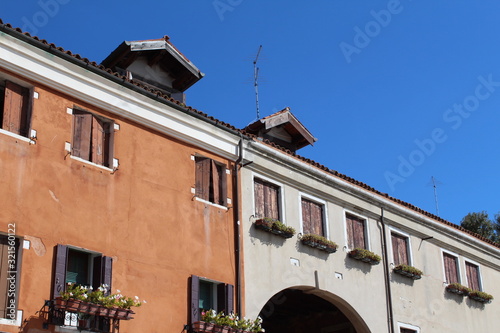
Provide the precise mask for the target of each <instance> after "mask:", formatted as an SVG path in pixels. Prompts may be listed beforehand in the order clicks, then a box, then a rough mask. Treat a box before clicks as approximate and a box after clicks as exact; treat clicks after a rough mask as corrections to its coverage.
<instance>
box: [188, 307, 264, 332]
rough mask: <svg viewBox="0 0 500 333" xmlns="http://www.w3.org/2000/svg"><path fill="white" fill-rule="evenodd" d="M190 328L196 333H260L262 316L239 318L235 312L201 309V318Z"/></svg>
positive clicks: (261, 330)
mask: <svg viewBox="0 0 500 333" xmlns="http://www.w3.org/2000/svg"><path fill="white" fill-rule="evenodd" d="M192 329H193V331H194V332H197V333H208V332H214V333H215V332H217V333H229V332H231V333H260V332H263V329H262V318H260V317H257V318H256V319H254V320H251V319H247V318H243V319H239V317H238V315H237V314H235V313H230V314H228V315H225V314H224V313H223V312H219V313H217V312H216V311H215V310H208V311H202V313H201V320H200V321H197V322H194V323H193V325H192Z"/></svg>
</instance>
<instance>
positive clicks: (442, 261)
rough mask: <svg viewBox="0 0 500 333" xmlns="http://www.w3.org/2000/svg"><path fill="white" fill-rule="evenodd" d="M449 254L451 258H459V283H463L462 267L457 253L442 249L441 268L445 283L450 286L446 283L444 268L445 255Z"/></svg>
mask: <svg viewBox="0 0 500 333" xmlns="http://www.w3.org/2000/svg"><path fill="white" fill-rule="evenodd" d="M445 253H446V254H449V255H451V256H454V257H455V258H457V276H458V283H460V284H461V283H462V282H463V279H462V267H460V256H459V255H458V254H456V253H455V252H451V251H448V250H445V249H441V267H442V268H443V283H444V284H445V285H448V284H447V283H446V268H445V267H444V254H445Z"/></svg>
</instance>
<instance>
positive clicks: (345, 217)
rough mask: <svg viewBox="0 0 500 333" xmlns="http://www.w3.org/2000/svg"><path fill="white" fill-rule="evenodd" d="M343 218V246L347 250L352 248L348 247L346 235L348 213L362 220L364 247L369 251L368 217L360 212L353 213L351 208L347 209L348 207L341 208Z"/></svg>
mask: <svg viewBox="0 0 500 333" xmlns="http://www.w3.org/2000/svg"><path fill="white" fill-rule="evenodd" d="M343 214H344V215H343V217H342V218H343V220H344V239H345V248H346V249H347V251H351V250H352V249H351V248H349V239H348V235H347V214H349V215H354V216H356V217H358V218H359V219H361V220H364V221H365V222H364V225H365V227H364V230H365V241H366V244H365V245H366V249H367V250H369V251H371V242H370V232H369V230H368V218H367V217H366V216H363V215H361V214H358V213H355V212H353V211H351V210H348V209H344V210H343Z"/></svg>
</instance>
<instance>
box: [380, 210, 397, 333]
mask: <svg viewBox="0 0 500 333" xmlns="http://www.w3.org/2000/svg"><path fill="white" fill-rule="evenodd" d="M380 223H381V225H382V255H383V256H384V280H385V298H386V301H387V302H386V303H387V324H388V326H389V333H394V320H393V310H392V293H391V281H390V280H389V273H390V272H389V267H388V266H387V265H388V262H389V259H388V255H387V237H386V231H385V223H384V208H383V207H381V208H380Z"/></svg>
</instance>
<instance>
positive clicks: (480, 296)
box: [469, 290, 493, 303]
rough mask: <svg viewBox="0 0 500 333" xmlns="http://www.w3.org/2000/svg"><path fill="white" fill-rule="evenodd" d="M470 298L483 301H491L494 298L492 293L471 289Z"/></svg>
mask: <svg viewBox="0 0 500 333" xmlns="http://www.w3.org/2000/svg"><path fill="white" fill-rule="evenodd" d="M469 298H471V299H473V300H475V301H477V302H481V303H491V301H492V300H493V296H492V295H490V294H488V293H485V292H483V291H479V290H471V291H470V292H469Z"/></svg>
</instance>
